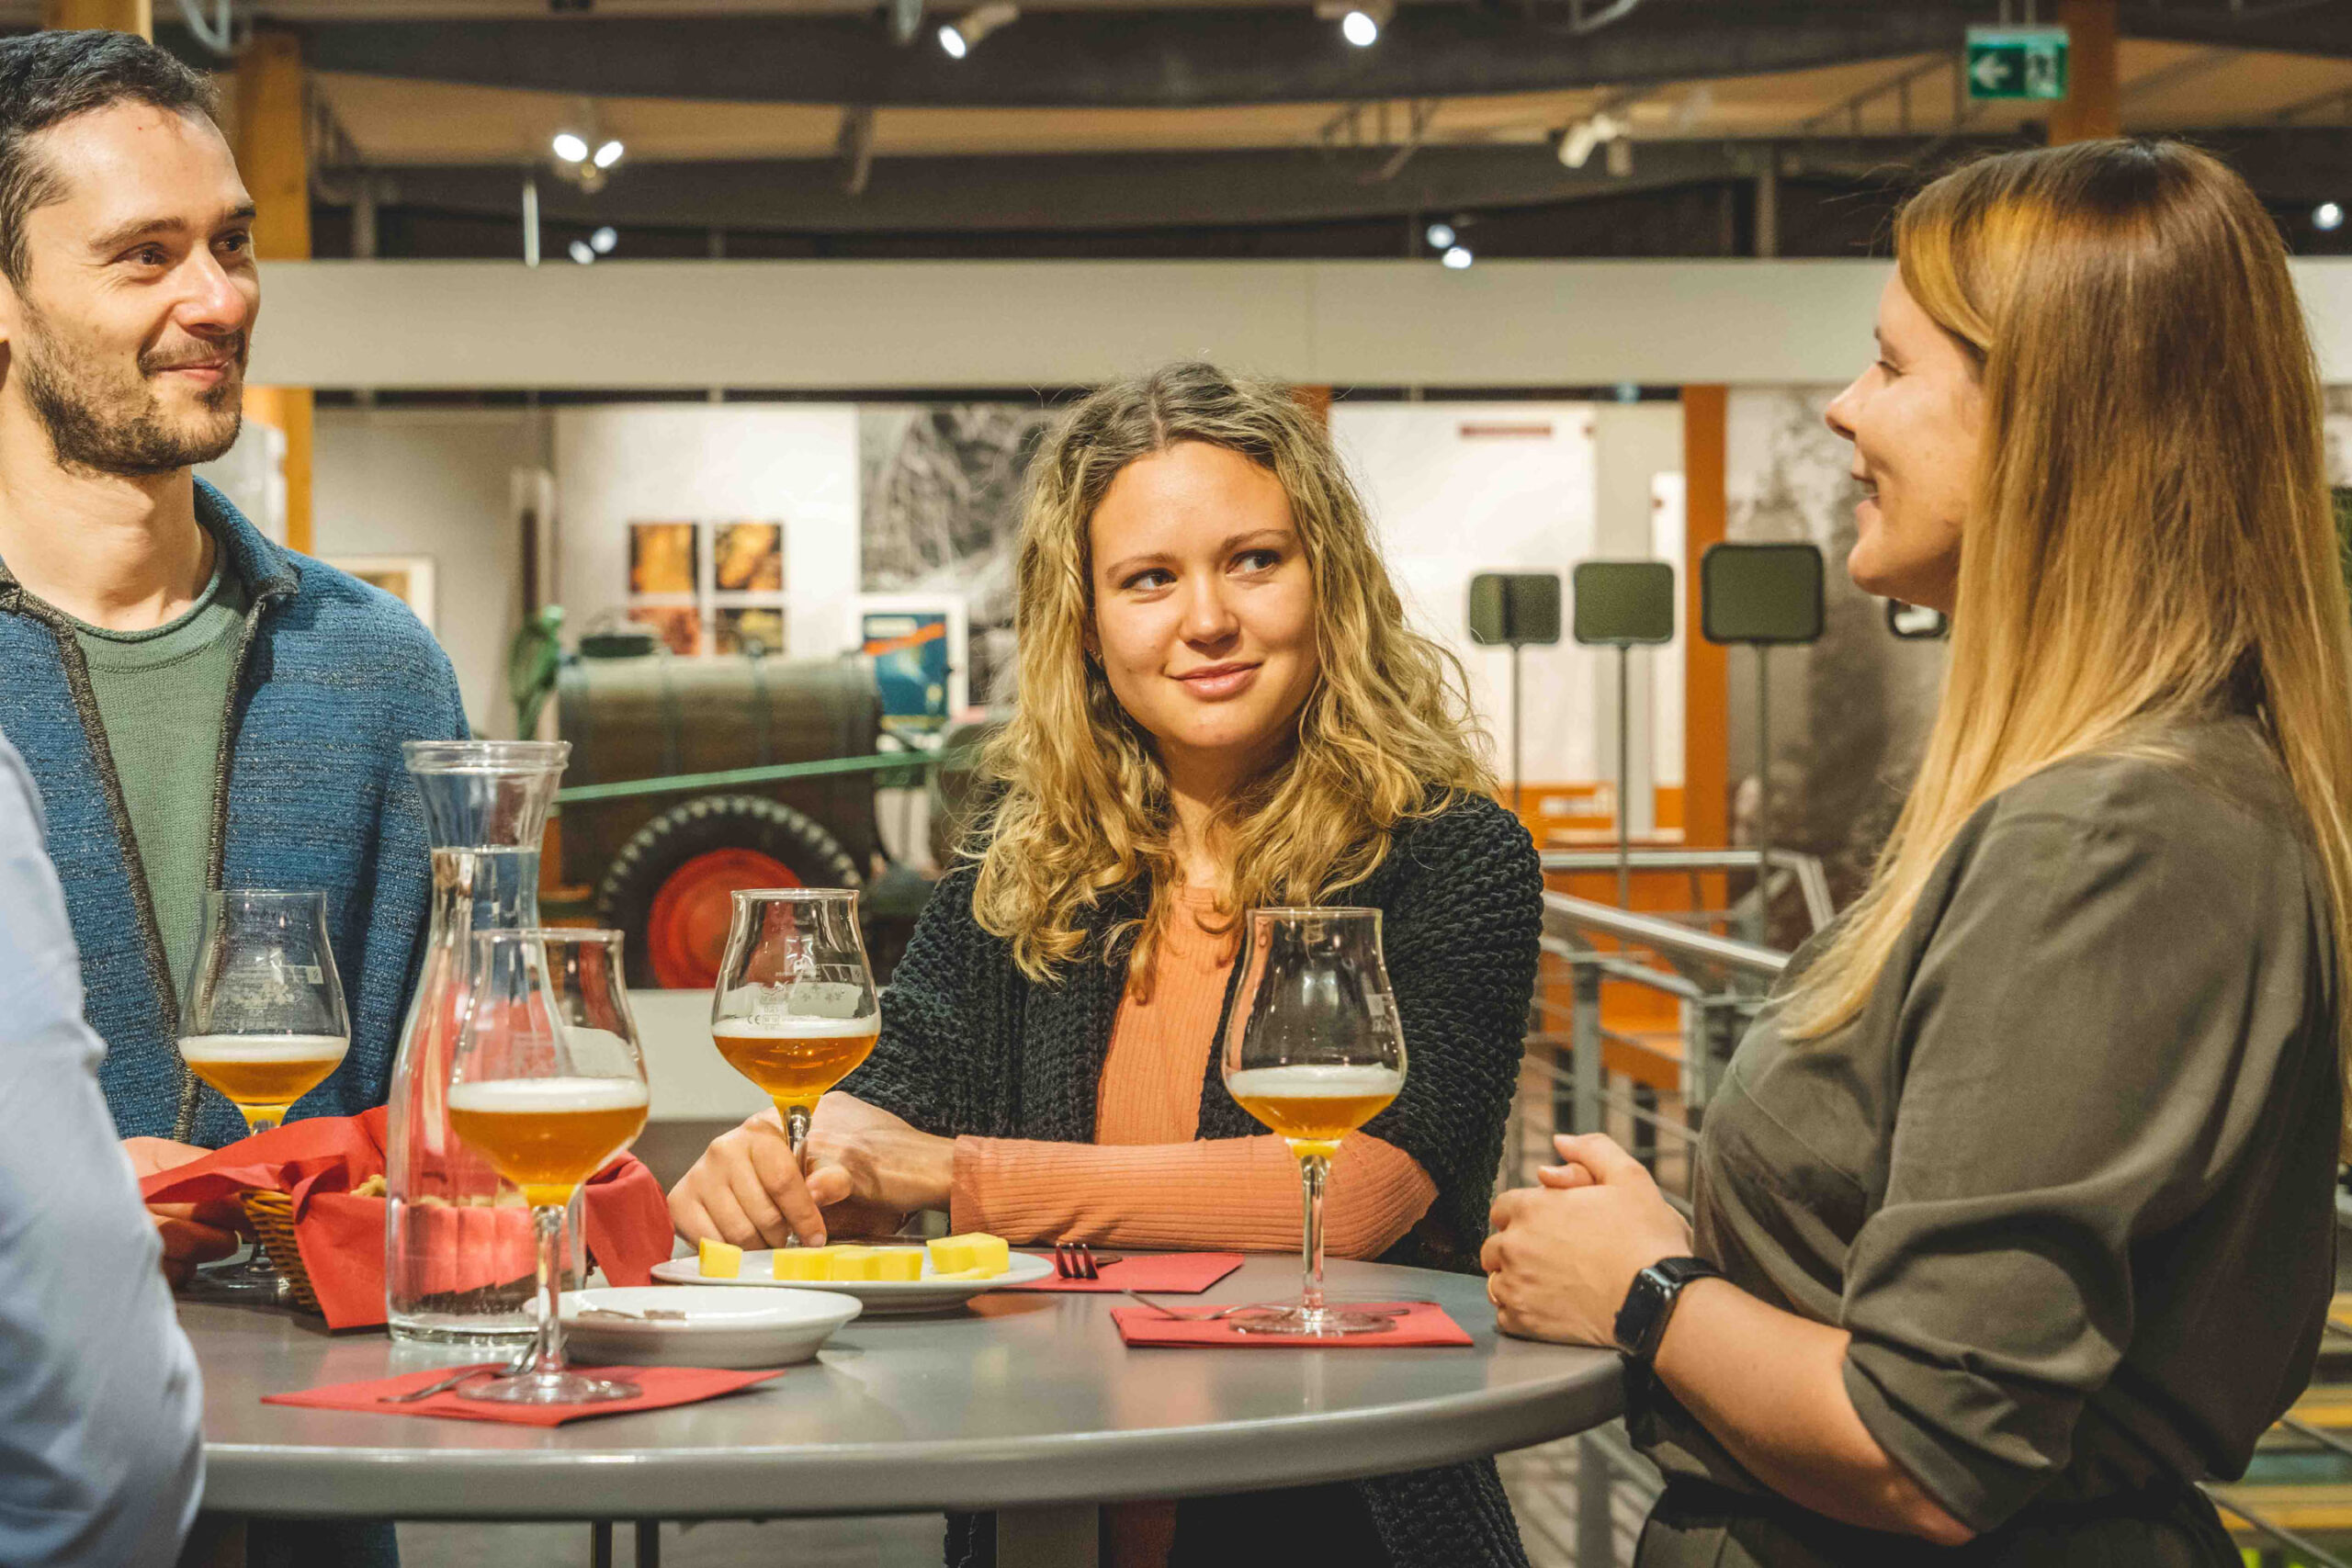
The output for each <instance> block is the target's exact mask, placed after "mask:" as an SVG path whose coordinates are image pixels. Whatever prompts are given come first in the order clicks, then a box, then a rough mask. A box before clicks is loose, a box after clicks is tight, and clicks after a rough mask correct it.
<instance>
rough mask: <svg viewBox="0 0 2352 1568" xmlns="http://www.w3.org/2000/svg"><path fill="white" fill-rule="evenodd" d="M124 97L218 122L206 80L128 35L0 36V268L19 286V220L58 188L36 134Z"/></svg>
mask: <svg viewBox="0 0 2352 1568" xmlns="http://www.w3.org/2000/svg"><path fill="white" fill-rule="evenodd" d="M123 102H131V103H141V104H152V105H153V106H154V107H157V108H159V109H168V110H170V111H172V112H173V113H175V114H200V115H202V116H204V117H205V118H207V119H209V120H212V121H213V122H214V123H216V124H217V123H219V120H220V102H219V96H218V95H217V94H216V93H215V92H214V91H213V86H212V79H211V78H210V77H209V76H207V75H206V74H205V73H202V72H200V71H198V70H195V69H194V68H192V67H190V66H187V65H185V64H182V63H181V62H179V61H177V60H175V59H174V58H172V56H170V55H169V54H166V53H165V52H164V51H162V50H160V49H158V48H156V47H155V46H154V45H153V44H152V43H149V42H148V41H147V40H146V39H142V38H139V37H137V36H135V35H133V34H130V33H117V32H105V31H100V30H96V29H92V30H89V31H69V32H40V33H29V34H27V35H25V36H23V37H20V38H12V39H5V40H0V273H5V274H6V275H7V278H8V281H9V282H10V283H12V284H14V285H16V286H17V288H23V287H24V284H25V275H26V272H27V270H28V266H29V258H28V255H27V254H26V250H25V217H26V214H28V213H29V212H31V211H32V209H34V208H36V207H40V206H41V205H42V204H43V203H45V202H51V201H54V200H56V199H57V198H58V197H59V195H60V194H61V192H60V191H59V188H58V179H57V175H56V174H55V172H54V171H53V170H51V168H50V167H49V165H48V164H47V163H46V162H45V161H44V160H43V159H42V158H41V157H40V153H39V151H38V150H37V149H36V148H34V147H32V146H30V145H28V143H29V142H30V141H31V140H32V138H33V137H34V135H35V134H37V133H38V132H40V131H43V130H48V129H49V128H50V127H51V126H52V125H55V124H57V123H58V122H59V121H60V120H64V119H71V118H74V116H75V115H77V114H87V113H89V112H90V111H91V110H93V109H102V108H106V107H109V106H111V105H114V104H119V103H123Z"/></svg>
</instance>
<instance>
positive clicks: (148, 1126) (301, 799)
mask: <svg viewBox="0 0 2352 1568" xmlns="http://www.w3.org/2000/svg"><path fill="white" fill-rule="evenodd" d="M196 510H197V516H198V519H199V520H200V521H201V522H202V523H203V524H204V525H205V526H206V527H207V528H209V530H210V531H211V533H212V536H213V538H214V539H215V540H216V541H218V543H219V545H220V549H221V551H222V552H223V556H224V559H225V563H226V566H227V569H228V570H231V571H232V572H234V573H236V575H237V576H238V577H239V578H240V579H241V580H242V581H243V582H244V584H245V586H246V591H247V592H248V594H249V595H250V596H251V600H252V607H251V609H250V610H249V611H248V613H247V615H246V620H245V626H244V631H243V637H242V639H241V641H240V643H239V646H238V653H237V660H236V663H235V666H234V671H233V673H232V676H231V679H230V700H229V711H228V717H227V721H226V722H225V723H224V724H223V725H222V727H221V746H220V758H219V761H218V765H217V766H216V767H215V769H214V771H213V801H212V817H211V821H212V828H211V846H210V855H209V868H210V869H209V886H214V887H305V888H319V889H322V890H323V891H324V892H325V893H326V895H327V924H328V931H329V936H330V938H331V940H332V941H333V942H334V961H335V966H336V968H337V969H339V970H340V971H341V972H342V976H343V985H344V992H345V999H346V1001H347V1002H348V1004H349V1007H350V1011H351V1053H350V1055H349V1056H348V1057H347V1058H346V1059H345V1063H344V1065H343V1066H341V1067H340V1068H338V1069H337V1070H336V1072H335V1074H334V1077H331V1078H329V1079H328V1080H327V1081H326V1082H325V1083H324V1084H322V1085H321V1086H320V1087H319V1088H318V1089H314V1090H312V1091H311V1093H310V1094H308V1095H306V1096H304V1097H303V1099H302V1100H301V1101H300V1104H298V1105H297V1106H296V1107H295V1109H294V1111H293V1114H294V1115H297V1116H304V1115H309V1116H344V1115H351V1114H355V1113H356V1112H358V1111H364V1110H367V1109H368V1108H369V1107H370V1106H375V1105H380V1104H382V1103H383V1101H384V1099H385V1095H386V1091H387V1089H388V1087H389V1080H390V1074H391V1064H392V1054H393V1051H394V1050H395V1049H396V1047H397V1046H398V1044H399V1041H400V1030H401V1020H402V1017H403V1015H404V1014H405V1013H406V1011H407V1007H408V995H409V988H410V986H411V984H412V983H413V979H414V976H415V974H416V964H417V959H418V956H419V954H420V953H421V951H422V949H423V945H424V927H425V918H426V910H427V902H428V899H429V897H430V895H431V890H432V867H431V863H430V860H429V856H428V854H427V850H426V844H425V836H424V809H423V805H422V803H421V801H420V800H419V798H418V795H417V792H416V789H415V786H414V784H413V783H412V782H411V781H410V778H409V776H408V773H407V772H406V770H405V769H404V768H403V767H402V765H401V742H402V741H404V740H431V739H449V738H451V737H461V736H463V735H465V734H466V716H465V709H464V707H463V706H462V705H461V704H460V702H459V700H458V682H457V677H456V675H455V674H454V673H453V672H452V671H451V670H450V668H449V660H448V659H447V656H445V655H444V654H443V653H442V651H441V649H440V646H439V645H438V644H436V643H435V641H434V640H433V637H432V634H431V633H429V632H427V631H426V630H425V629H424V626H422V625H421V624H419V622H418V621H417V619H416V617H415V616H414V615H412V614H410V613H409V610H408V608H407V607H406V606H405V605H403V604H401V603H400V601H398V600H397V599H394V598H393V597H392V596H391V595H390V594H389V593H386V592H383V591H382V590H381V589H378V588H371V587H369V586H368V584H366V583H364V582H361V581H358V580H357V579H356V578H354V577H351V576H349V575H347V574H345V573H344V572H340V571H337V570H334V568H333V567H329V566H325V565H322V563H320V562H318V561H315V560H311V559H308V558H304V557H301V556H298V555H295V554H294V553H293V552H291V551H289V550H286V549H283V548H281V547H278V546H277V545H275V544H273V543H271V542H270V541H269V540H268V539H267V538H266V537H265V536H263V535H262V533H261V531H260V530H259V529H257V528H255V527H254V525H252V524H251V523H249V522H247V521H246V520H245V519H244V517H243V516H242V515H241V514H240V513H238V511H237V509H236V508H235V507H234V506H232V505H231V504H230V503H229V502H228V500H227V498H225V497H224V496H222V495H221V494H220V491H217V490H214V489H213V488H212V487H211V486H210V485H208V484H206V483H204V482H203V481H202V480H200V479H199V480H198V481H197V486H196ZM0 671H6V675H5V678H0V734H5V735H6V736H7V738H8V739H10V740H12V741H14V742H15V743H16V746H17V750H19V751H21V752H23V753H24V757H25V761H26V763H27V765H28V767H29V768H30V769H31V770H32V774H33V779H34V782H35V783H36V784H39V785H40V794H41V803H42V805H43V807H45V808H46V809H47V811H48V814H49V852H50V858H51V859H52V860H53V861H55V862H56V863H57V874H58V876H59V878H60V879H61V880H62V882H63V883H64V885H65V894H66V904H67V907H68V909H69V910H70V912H71V914H72V917H73V921H74V941H75V942H76V943H78V944H79V945H80V948H81V952H82V988H83V992H84V995H85V998H86V1000H85V1004H84V1006H85V1011H86V1012H87V1014H88V1016H89V1021H90V1024H91V1027H93V1028H94V1029H96V1031H97V1032H98V1034H99V1035H100V1036H101V1037H102V1038H103V1039H104V1040H105V1041H106V1043H107V1059H106V1065H105V1066H104V1067H103V1068H102V1069H101V1070H100V1073H99V1082H100V1084H101V1086H102V1087H103V1088H104V1089H105V1090H106V1097H107V1109H108V1110H109V1111H112V1112H113V1114H114V1121H115V1126H116V1128H117V1130H118V1131H119V1132H120V1133H121V1134H123V1135H124V1136H125V1137H130V1136H133V1135H138V1134H148V1135H153V1136H160V1137H175V1138H178V1139H180V1140H181V1141H183V1142H187V1143H195V1144H202V1145H207V1146H209V1147H216V1148H217V1147H219V1146H220V1145H222V1144H225V1143H228V1142H231V1141H232V1140H233V1139H236V1138H239V1137H242V1136H243V1135H244V1127H243V1122H241V1121H240V1120H239V1118H238V1115H237V1112H236V1111H235V1110H234V1109H233V1108H232V1106H231V1105H230V1104H229V1103H228V1101H226V1100H222V1099H221V1098H220V1096H219V1095H216V1094H211V1093H201V1094H199V1092H198V1085H197V1082H196V1080H195V1079H194V1078H193V1077H190V1076H189V1074H188V1072H187V1068H186V1067H185V1066H182V1065H181V1062H180V1059H179V1051H178V1048H177V1035H178V1017H179V1005H178V1000H177V998H175V996H174V995H173V989H172V981H171V970H170V967H169V965H168V964H167V963H166V962H165V959H164V944H163V940H162V936H161V933H160V932H159V931H157V930H156V926H155V913H154V908H153V904H152V902H151V901H150V899H149V897H148V893H147V883H146V878H145V877H144V876H143V875H142V874H141V873H140V872H139V870H138V868H137V861H136V853H135V851H134V850H133V849H132V848H131V843H132V840H131V837H130V818H129V817H128V815H127V814H126V813H125V810H124V807H123V804H122V790H121V786H120V784H119V782H118V781H117V779H116V776H115V773H114V764H113V761H112V758H111V757H110V756H109V754H108V753H107V749H106V745H105V739H104V730H103V729H102V728H101V727H100V725H99V722H98V717H97V705H96V700H95V698H94V697H93V696H92V695H91V688H90V677H89V671H88V668H87V666H86V665H85V663H84V662H83V659H82V653H81V648H80V645H79V644H78V643H77V642H76V641H75V640H74V631H73V628H72V626H71V625H70V624H69V623H67V622H66V621H65V620H64V619H63V618H62V617H61V616H60V615H58V614H57V613H56V612H55V611H54V610H51V608H49V607H48V606H47V605H45V604H42V603H41V602H40V601H39V600H37V599H34V598H33V597H31V596H30V595H29V594H28V593H27V592H25V591H24V589H23V588H22V587H21V586H20V585H19V584H18V583H17V581H16V579H15V578H14V577H13V576H11V575H10V574H9V573H8V572H7V570H6V567H5V566H0Z"/></svg>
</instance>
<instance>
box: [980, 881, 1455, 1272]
mask: <svg viewBox="0 0 2352 1568" xmlns="http://www.w3.org/2000/svg"><path fill="white" fill-rule="evenodd" d="M1214 902H1215V895H1214V893H1213V892H1211V891H1209V890H1205V889H1201V890H1195V889H1193V888H1185V889H1183V890H1182V891H1181V892H1179V893H1178V894H1177V908H1176V910H1175V916H1176V918H1175V919H1171V920H1170V921H1169V922H1168V931H1167V935H1166V936H1165V938H1164V939H1163V940H1162V942H1161V945H1160V952H1159V961H1158V969H1157V972H1156V973H1155V974H1154V975H1153V976H1152V987H1151V994H1150V995H1149V997H1148V998H1138V997H1137V996H1136V994H1135V993H1134V992H1132V991H1130V992H1128V993H1127V994H1126V996H1125V998H1124V999H1122V1001H1121V1002H1120V1004H1119V1016H1118V1018H1117V1020H1116V1021H1114V1023H1113V1025H1112V1030H1111V1049H1110V1054H1109V1055H1107V1056H1106V1057H1105V1058H1104V1060H1103V1077H1102V1080H1101V1083H1100V1085H1099V1086H1098V1089H1097V1091H1096V1099H1095V1111H1094V1142H1093V1143H1091V1144H1058V1143H1045V1142H1037V1141H1032V1140H1028V1139H1017V1138H970V1137H966V1138H958V1139H956V1170H955V1190H954V1198H953V1202H952V1205H951V1213H950V1218H951V1223H952V1224H954V1225H955V1228H956V1230H957V1231H958V1232H963V1231H975V1230H982V1231H989V1232H992V1233H994V1234H995V1235H1001V1236H1004V1237H1007V1238H1009V1239H1010V1240H1012V1241H1014V1242H1040V1241H1059V1240H1061V1239H1063V1238H1064V1237H1067V1236H1076V1237H1080V1238H1082V1239H1084V1240H1087V1241H1091V1242H1096V1243H1102V1244H1106V1245H1115V1246H1122V1247H1171V1248H1216V1247H1231V1248H1238V1249H1240V1250H1243V1251H1261V1252H1276V1251H1280V1250H1282V1249H1283V1248H1285V1247H1296V1246H1298V1244H1299V1223H1300V1222H1299V1190H1298V1164H1297V1162H1296V1161H1295V1159H1293V1158H1292V1157H1291V1154H1290V1150H1289V1148H1288V1146H1287V1145H1284V1144H1283V1141H1282V1140H1281V1139H1280V1138H1277V1137H1273V1136H1272V1135H1271V1134H1269V1135H1267V1136H1265V1137H1258V1138H1216V1139H1208V1140H1199V1139H1196V1138H1195V1137H1194V1134H1196V1133H1197V1132H1198V1131H1199V1130H1200V1114H1201V1082H1202V1079H1203V1077H1204V1076H1205V1075H1206V1073H1207V1071H1208V1064H1209V1055H1210V1053H1211V1052H1212V1051H1213V1050H1214V1049H1215V1048H1216V1040H1215V1038H1214V1036H1215V1034H1216V1023H1217V1016H1218V1014H1219V1013H1220V1012H1221V1011H1222V1010H1224V1006H1225V987H1226V980H1227V976H1228V975H1229V974H1230V973H1231V971H1232V967H1233V950H1232V938H1231V937H1230V936H1229V935H1219V934H1217V933H1216V932H1214V931H1208V930H1206V929H1204V927H1203V926H1202V924H1201V921H1202V919H1203V918H1204V916H1206V915H1208V914H1209V913H1210V912H1211V911H1212V909H1213V908H1214ZM1329 1192H1330V1196H1329V1199H1328V1200H1327V1207H1326V1209H1325V1211H1324V1220H1323V1225H1324V1231H1323V1237H1324V1247H1325V1250H1327V1251H1328V1252H1329V1254H1330V1255H1331V1256H1332V1257H1335V1258H1375V1257H1378V1256H1379V1255H1380V1254H1381V1253H1383V1252H1385V1251H1387V1250H1388V1249H1389V1248H1390V1247H1394V1246H1395V1245H1396V1244H1397V1242H1398V1241H1400V1240H1402V1239H1403V1237H1404V1235H1405V1233H1406V1232H1407V1231H1408V1230H1410V1229H1412V1228H1413V1224H1414V1223H1415V1222H1416V1221H1418V1220H1419V1218H1420V1217H1421V1215H1422V1213H1423V1212H1425V1211H1426V1210H1427V1209H1428V1208H1429V1206H1430V1201H1431V1200H1432V1199H1433V1198H1435V1197H1436V1196H1437V1186H1436V1184H1435V1183H1434V1182H1432V1181H1431V1180H1430V1179H1429V1175H1428V1173H1427V1172H1425V1171H1423V1170H1422V1169H1421V1168H1420V1166H1419V1164H1418V1163H1417V1162H1416V1161H1415V1160H1414V1159H1413V1158H1412V1156H1409V1155H1408V1154H1406V1153H1405V1152H1404V1151H1403V1150H1401V1149H1399V1148H1397V1147H1396V1146H1395V1145H1392V1144H1386V1143H1384V1142H1382V1141H1381V1140H1380V1139H1378V1138H1374V1137H1369V1136H1366V1135H1365V1134H1361V1133H1358V1134H1352V1135H1351V1136H1350V1137H1349V1138H1348V1140H1347V1141H1346V1142H1345V1143H1343V1144H1341V1145H1340V1153H1339V1155H1338V1156H1337V1157H1336V1158H1335V1159H1334V1160H1333V1161H1332V1170H1331V1184H1330V1189H1329Z"/></svg>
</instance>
